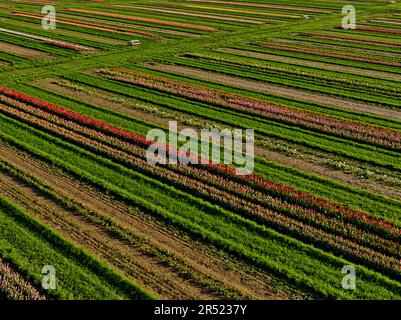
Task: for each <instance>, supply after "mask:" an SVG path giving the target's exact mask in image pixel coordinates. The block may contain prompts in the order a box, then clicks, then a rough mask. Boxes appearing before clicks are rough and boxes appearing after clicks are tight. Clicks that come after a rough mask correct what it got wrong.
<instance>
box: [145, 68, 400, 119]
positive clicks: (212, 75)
mask: <svg viewBox="0 0 401 320" xmlns="http://www.w3.org/2000/svg"><path fill="white" fill-rule="evenodd" d="M149 67H151V68H153V69H157V70H161V71H167V72H173V73H178V74H182V75H186V76H191V77H196V78H198V79H201V80H206V81H213V82H220V83H224V84H227V85H231V86H235V87H239V88H244V89H247V90H252V91H260V92H264V93H270V94H273V95H278V96H282V97H286V98H290V99H296V100H298V101H304V102H312V103H318V104H322V105H326V106H330V107H340V108H345V109H349V110H353V111H361V112H367V113H370V114H374V115H377V116H381V117H388V118H394V119H397V120H400V119H401V112H400V111H397V110H392V109H387V108H380V107H377V106H373V105H368V104H366V103H358V102H354V101H350V100H345V99H340V98H335V97H331V96H328V95H324V94H315V93H312V92H310V91H306V90H302V89H293V88H287V87H284V86H279V85H273V84H268V83H263V82H257V81H254V80H247V79H243V78H240V77H237V76H230V75H225V74H221V73H218V72H212V71H203V70H198V69H195V68H190V67H183V66H173V65H157V66H153V65H152V66H149Z"/></svg>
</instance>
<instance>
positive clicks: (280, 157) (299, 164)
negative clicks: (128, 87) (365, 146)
mask: <svg viewBox="0 0 401 320" xmlns="http://www.w3.org/2000/svg"><path fill="white" fill-rule="evenodd" d="M36 83H37V84H39V85H40V86H41V87H43V88H46V89H49V90H52V91H53V92H57V93H60V94H64V95H67V96H73V97H75V98H77V99H79V100H81V101H85V102H89V103H93V104H96V105H99V106H103V107H106V108H109V109H112V110H114V111H117V112H120V113H123V114H127V115H130V116H132V117H135V118H138V119H143V120H146V121H149V122H151V123H154V124H156V125H160V126H162V127H168V122H169V121H171V120H174V119H171V118H165V117H164V118H163V117H158V116H156V115H153V114H148V113H145V112H142V111H140V110H135V109H133V108H128V107H124V106H123V105H122V104H120V103H113V102H110V101H109V100H107V99H105V98H102V97H99V95H98V94H96V93H93V94H91V95H88V94H85V93H82V92H79V91H74V90H71V89H68V88H65V87H61V86H58V85H57V84H53V83H51V79H50V78H47V79H41V80H37V81H36ZM184 127H185V128H186V127H188V126H183V125H182V126H180V125H179V126H178V130H181V129H183V128H184ZM193 129H195V130H197V129H198V128H193ZM255 155H256V156H260V157H263V158H265V159H268V160H271V161H274V162H278V163H281V164H284V165H286V166H290V167H293V168H296V169H299V170H303V171H307V172H311V173H314V174H317V175H320V176H323V177H326V178H330V179H333V180H335V181H338V182H341V183H345V184H349V185H352V186H354V187H357V188H361V189H365V190H368V191H370V192H373V193H377V194H382V195H385V196H388V197H391V198H395V199H399V200H401V190H400V189H399V188H395V187H391V186H388V185H385V184H384V183H380V182H377V181H374V180H361V179H359V178H357V177H355V176H354V175H352V174H347V173H344V172H341V171H339V170H334V169H330V168H328V167H326V166H324V165H321V164H319V163H312V162H308V161H305V160H303V159H296V158H294V157H291V156H287V155H284V154H282V153H280V152H276V151H271V150H268V149H267V148H264V147H259V146H255Z"/></svg>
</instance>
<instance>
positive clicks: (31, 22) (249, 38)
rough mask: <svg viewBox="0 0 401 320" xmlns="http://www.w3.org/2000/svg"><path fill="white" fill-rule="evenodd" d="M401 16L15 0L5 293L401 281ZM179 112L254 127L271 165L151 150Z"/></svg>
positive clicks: (1, 86)
mask: <svg viewBox="0 0 401 320" xmlns="http://www.w3.org/2000/svg"><path fill="white" fill-rule="evenodd" d="M45 4H51V5H53V6H55V8H56V28H55V29H44V28H43V26H42V19H43V17H44V14H43V13H42V7H43V6H44V5H45ZM349 4H351V5H353V6H355V8H356V9H357V24H356V27H355V28H353V29H344V28H343V27H342V25H341V21H342V18H343V16H344V15H343V14H341V9H342V8H343V6H345V5H349ZM400 35H401V4H396V3H390V1H387V0H386V1H385V0H374V1H369V2H368V3H366V1H340V0H328V1H323V0H309V1H305V0H299V1H289V0H278V1H270V0H252V1H242V0H241V1H240V0H238V1H227V0H169V1H168V0H166V1H153V0H141V1H119V0H109V1H107V0H105V1H85V2H81V1H50V2H48V1H39V0H37V1H22V0H14V1H0V69H1V71H2V72H1V73H0V181H1V183H0V222H1V223H0V300H2V299H23V300H27V299H28V300H29V299H35V300H44V299H266V300H268V299H283V300H288V299H400V298H401V249H400V248H401V247H400V242H401V237H400V235H401V157H400V156H401V107H400V102H399V101H400V97H401V71H400V70H401V69H400V67H401V38H400ZM172 121H176V122H177V124H178V127H177V128H176V130H177V131H178V130H181V129H191V132H192V133H193V134H197V133H200V132H202V130H204V129H215V130H219V131H221V130H223V129H229V130H234V129H242V130H244V132H245V130H246V129H252V130H254V138H253V140H252V142H253V143H254V149H253V150H254V167H253V172H252V173H251V174H245V175H241V174H238V172H237V170H236V168H235V166H234V165H230V164H228V163H214V162H212V161H211V159H209V154H204V153H203V154H200V155H198V154H190V152H187V153H186V152H183V153H182V154H180V156H184V155H185V157H188V158H189V159H191V160H193V161H195V160H196V161H198V160H199V162H200V163H199V164H193V163H190V164H185V163H180V162H178V163H156V164H155V163H153V162H151V161H149V158H148V156H147V155H148V154H147V151H148V150H149V148H151V147H152V145H153V141H150V140H149V139H148V138H147V135H148V133H149V132H150V131H151V130H153V129H159V131H161V132H164V133H166V134H167V133H168V132H169V125H170V123H171V122H172ZM170 131H171V130H170ZM245 135H246V134H244V138H247V137H245ZM241 137H242V133H241ZM182 142H183V141H181V144H180V142H178V143H177V142H174V141H172V139H168V141H166V144H164V145H163V148H164V149H163V150H168V151H172V150H173V151H176V149H177V148H180V147H181V146H182V145H183V143H182ZM220 147H221V148H222V146H220ZM220 147H218V148H217V149H218V150H220V149H221V148H220ZM230 151H231V150H230ZM205 159H206V160H205ZM200 160H202V161H200ZM203 160H205V161H203ZM344 267H346V269H347V268H348V269H349V268H351V269H353V270H355V271H356V278H355V287H352V288H349V287H346V286H344V277H345V276H346V275H347V274H346V273H344ZM49 268H50V269H49ZM44 269H45V270H53V269H54V271H55V284H54V286H51V287H50V288H48V287H46V286H44V285H43V277H44V275H46V272H44V271H43V270H44ZM348 269H347V270H348Z"/></svg>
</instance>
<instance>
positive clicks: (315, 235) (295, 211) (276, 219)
mask: <svg viewBox="0 0 401 320" xmlns="http://www.w3.org/2000/svg"><path fill="white" fill-rule="evenodd" d="M14 105H15V104H14ZM15 106H16V105H15ZM18 106H19V107H20V108H25V109H26V110H25V111H30V113H35V111H34V110H32V109H31V110H29V107H28V106H24V105H21V104H19V105H18ZM8 113H9V114H13V115H14V116H17V117H18V118H20V119H22V120H24V121H27V122H28V123H30V124H34V125H37V126H39V127H42V128H44V129H46V130H47V131H50V132H52V133H53V134H57V133H58V134H59V135H61V136H64V137H67V138H68V139H69V140H71V141H73V142H74V143H76V144H77V143H78V144H80V145H83V146H84V147H86V148H87V149H92V150H94V151H97V152H100V153H102V154H105V155H107V156H108V157H110V158H114V159H116V160H119V161H120V162H123V163H125V164H127V166H128V167H132V165H133V166H134V167H135V168H136V169H137V170H139V171H141V172H144V173H147V174H148V175H149V174H150V175H153V176H156V177H157V178H158V179H160V180H164V181H168V182H169V183H172V184H174V185H179V186H180V187H181V188H184V189H192V192H193V193H195V194H196V195H201V196H203V197H204V198H207V199H209V200H212V201H214V202H217V203H218V204H220V205H223V206H224V207H227V208H229V209H231V210H234V211H236V212H240V213H242V212H246V213H247V214H248V215H249V214H251V215H254V216H258V217H261V218H262V220H263V221H264V222H267V223H268V224H269V225H272V226H274V227H276V228H278V229H279V230H283V229H286V230H287V232H289V233H290V234H292V235H295V236H297V237H298V238H306V239H307V240H308V241H309V242H310V241H312V243H315V242H316V243H317V245H319V246H322V244H323V247H324V248H329V249H331V250H333V251H335V252H338V251H339V252H341V253H342V254H346V255H347V256H349V257H350V258H351V259H354V258H355V259H357V260H358V261H361V262H365V263H367V264H368V265H372V266H374V267H376V268H377V267H378V266H379V265H380V266H381V267H380V268H384V269H385V270H384V271H389V270H391V269H395V270H397V269H398V268H399V261H398V260H397V259H392V258H390V257H386V256H384V255H382V254H379V253H376V252H375V251H372V250H370V249H366V248H364V247H362V246H360V245H358V244H356V243H352V242H349V241H348V240H345V239H343V238H342V237H339V236H335V235H330V234H327V233H326V232H324V231H323V232H322V230H319V229H317V228H315V227H313V226H310V225H305V223H302V222H300V221H296V220H293V218H296V219H300V220H304V221H305V222H309V223H314V224H316V225H318V226H319V227H323V228H325V229H326V230H327V229H329V230H330V231H334V232H337V233H341V234H344V235H345V236H346V237H347V236H349V237H350V238H355V239H356V240H360V241H361V242H363V243H368V244H370V245H371V246H373V247H375V248H378V249H379V250H380V251H384V252H392V253H393V254H395V255H396V256H398V255H399V252H398V246H397V244H396V243H393V242H391V241H387V240H384V239H380V238H378V237H377V236H374V235H371V234H369V233H367V232H361V231H360V230H357V229H356V228H354V227H353V226H352V225H347V224H343V223H342V222H341V221H338V220H337V219H333V218H331V219H330V218H328V217H326V216H325V215H324V214H319V213H318V212H315V211H313V210H307V209H304V208H302V207H297V206H294V205H290V204H288V203H287V204H286V203H283V202H282V201H280V200H277V199H273V198H271V197H266V195H263V194H262V193H260V192H259V197H260V200H262V201H261V202H262V203H263V204H264V206H262V205H257V204H255V203H252V202H251V201H250V200H252V199H241V198H240V197H239V194H238V195H233V194H229V193H227V192H225V191H222V190H218V189H216V186H225V188H226V189H227V190H230V191H231V192H233V193H235V190H240V189H239V188H241V185H238V184H235V183H233V182H231V181H230V180H227V179H223V178H221V177H213V176H210V175H208V174H206V175H205V174H204V173H203V174H202V171H201V170H197V169H193V168H191V167H187V166H184V167H181V168H178V170H176V171H179V172H180V174H181V175H179V174H177V173H173V172H171V171H169V170H166V169H165V168H161V167H154V166H152V165H150V164H148V163H146V161H145V160H144V159H143V158H144V154H143V153H144V152H142V159H140V158H137V154H138V153H141V152H140V151H139V152H138V151H136V152H132V151H131V153H134V154H135V153H136V154H135V156H134V157H133V156H132V155H130V154H129V153H127V152H124V151H121V150H116V149H115V145H116V146H118V145H120V146H121V145H124V143H123V142H122V141H118V140H117V141H115V140H114V141H113V138H110V137H107V136H106V137H105V136H102V134H100V135H99V134H97V132H96V131H94V132H90V130H88V128H85V127H84V128H79V125H77V124H73V123H71V122H70V121H63V119H57V117H55V116H54V115H51V114H50V115H49V114H41V112H36V115H37V116H40V117H41V119H42V120H38V119H35V118H34V117H29V116H28V115H26V114H25V115H23V114H18V112H16V111H14V112H12V111H11V112H10V111H9V112H8ZM45 119H46V120H45ZM47 120H52V121H54V122H59V123H60V122H61V124H62V125H63V126H65V127H69V128H72V129H73V130H74V131H75V132H71V131H69V130H65V129H64V128H62V127H58V126H54V125H52V124H49V123H46V122H47ZM77 131H78V132H80V133H81V134H77ZM82 134H84V135H82ZM87 135H92V136H94V137H96V138H97V139H98V140H103V142H104V141H108V142H109V144H111V145H113V146H114V148H110V147H109V146H105V145H104V144H102V143H99V142H96V141H93V140H88V138H87V137H86V136H87ZM114 139H115V138H114ZM125 148H126V149H127V150H135V147H134V146H130V145H128V146H127V145H126V146H125ZM182 175H186V176H187V177H186V178H184V177H182ZM196 175H197V178H198V182H196V183H194V181H192V179H190V178H189V176H192V177H193V176H196ZM200 178H203V179H204V182H205V183H200V182H199V179H200ZM216 178H217V179H216ZM211 185H214V186H215V187H211ZM248 189H249V191H248V194H252V195H253V196H255V194H253V192H252V190H250V188H248ZM237 193H238V192H237ZM256 195H257V196H258V194H256ZM266 207H270V208H272V209H275V210H279V211H281V212H280V213H278V212H277V211H271V210H270V209H268V208H266ZM286 215H287V216H288V217H287V216H286ZM344 230H347V231H346V232H344ZM397 240H398V239H397ZM390 273H391V272H390Z"/></svg>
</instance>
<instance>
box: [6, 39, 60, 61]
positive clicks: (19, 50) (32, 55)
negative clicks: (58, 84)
mask: <svg viewBox="0 0 401 320" xmlns="http://www.w3.org/2000/svg"><path fill="white" fill-rule="evenodd" d="M0 51H2V52H5V53H10V54H15V55H17V56H20V57H23V58H29V59H50V58H52V56H51V55H50V54H48V53H46V52H42V51H39V50H35V49H30V48H25V47H21V46H18V45H15V44H11V43H8V42H3V41H0Z"/></svg>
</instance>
